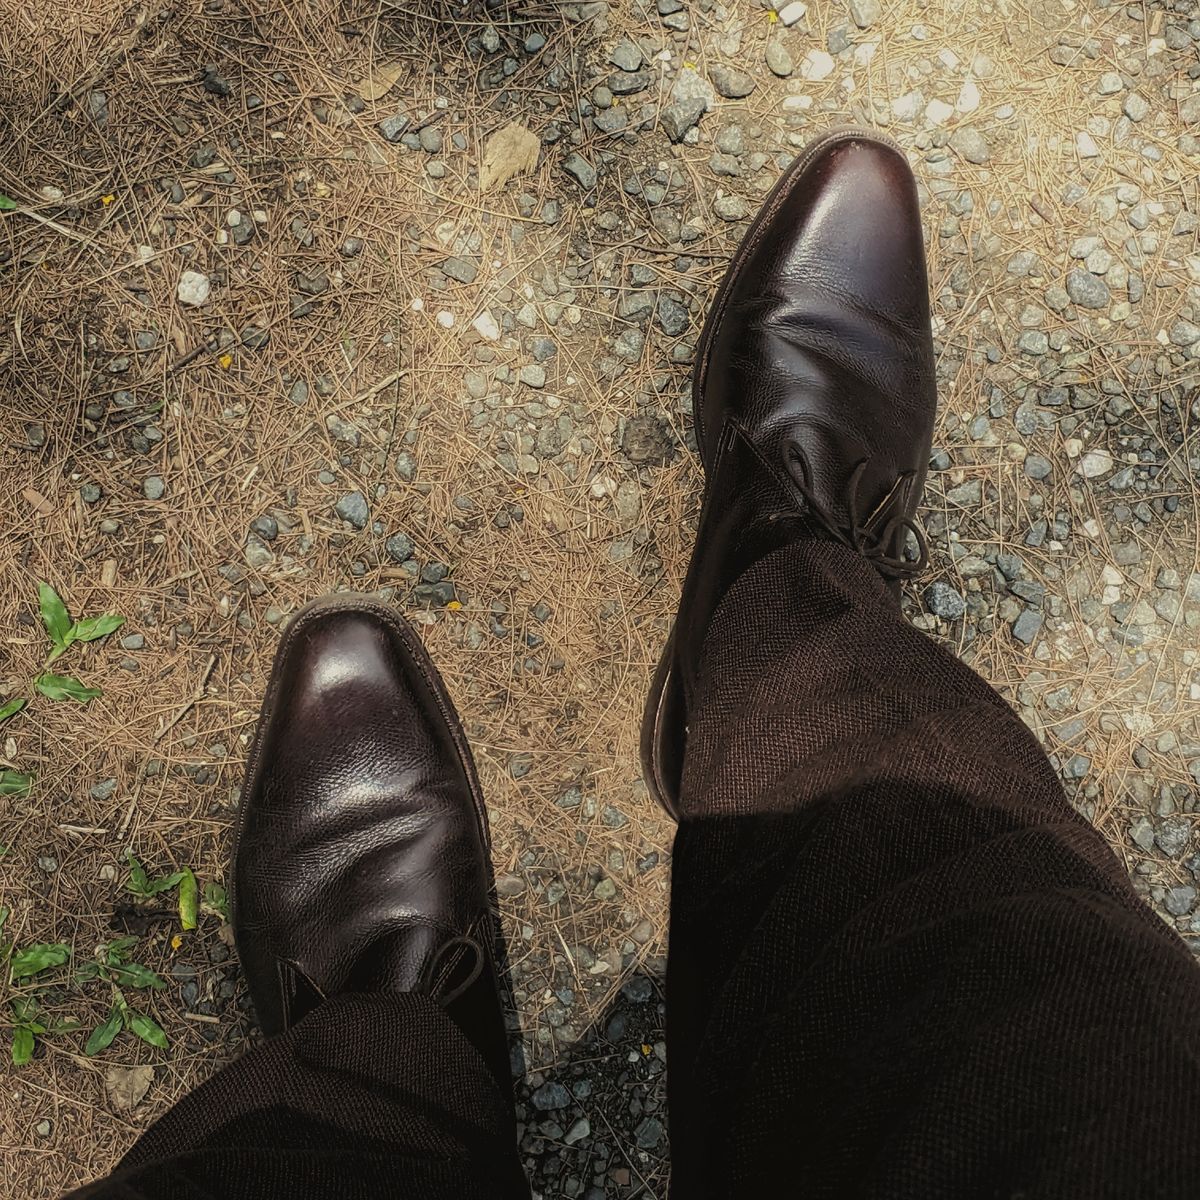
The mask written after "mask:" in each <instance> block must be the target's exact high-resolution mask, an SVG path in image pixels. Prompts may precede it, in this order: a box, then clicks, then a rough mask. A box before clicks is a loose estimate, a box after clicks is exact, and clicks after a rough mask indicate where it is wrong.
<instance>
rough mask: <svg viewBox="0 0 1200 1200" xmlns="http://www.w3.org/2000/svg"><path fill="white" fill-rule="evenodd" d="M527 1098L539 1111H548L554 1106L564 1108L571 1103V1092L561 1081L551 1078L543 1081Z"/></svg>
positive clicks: (554, 1107)
mask: <svg viewBox="0 0 1200 1200" xmlns="http://www.w3.org/2000/svg"><path fill="white" fill-rule="evenodd" d="M529 1099H530V1100H531V1101H532V1102H533V1107H534V1108H536V1109H538V1110H539V1111H541V1112H550V1111H551V1110H553V1109H556V1108H566V1107H568V1105H570V1103H571V1093H570V1092H568V1091H567V1089H566V1088H565V1087H563V1085H562V1084H561V1083H556V1082H554V1081H553V1080H551V1081H550V1082H549V1083H543V1084H542V1086H541V1087H540V1088H538V1089H537V1090H536V1091H535V1092H534V1093H533V1094H532V1095H531V1096H530V1097H529Z"/></svg>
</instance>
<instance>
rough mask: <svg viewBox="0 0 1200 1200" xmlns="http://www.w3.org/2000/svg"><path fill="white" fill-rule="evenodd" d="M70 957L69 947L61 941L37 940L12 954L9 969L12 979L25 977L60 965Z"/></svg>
mask: <svg viewBox="0 0 1200 1200" xmlns="http://www.w3.org/2000/svg"><path fill="white" fill-rule="evenodd" d="M70 957H71V947H70V946H66V945H64V944H63V943H62V942H38V943H37V944H36V945H33V946H26V947H25V949H24V950H18V951H17V952H16V954H14V955H13V956H12V961H11V962H10V963H9V970H10V971H11V972H12V977H13V978H14V979H27V978H28V977H29V976H30V975H37V974H38V973H39V972H41V971H48V970H49V969H50V968H51V967H61V966H62V965H63V963H65V962H66V961H67V960H68V959H69V958H70Z"/></svg>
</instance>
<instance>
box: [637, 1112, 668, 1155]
mask: <svg viewBox="0 0 1200 1200" xmlns="http://www.w3.org/2000/svg"><path fill="white" fill-rule="evenodd" d="M665 1133H666V1130H665V1129H664V1128H663V1123H662V1122H661V1121H660V1120H659V1119H658V1118H657V1117H646V1119H645V1120H644V1121H642V1123H641V1124H640V1125H639V1126H638V1127H637V1128H636V1129H635V1130H634V1131H633V1136H634V1140H635V1141H636V1142H637V1144H638V1146H639V1147H640V1148H641V1149H642V1150H654V1149H655V1148H657V1147H658V1146H659V1145H660V1144H661V1143H662V1140H663V1136H664V1135H665Z"/></svg>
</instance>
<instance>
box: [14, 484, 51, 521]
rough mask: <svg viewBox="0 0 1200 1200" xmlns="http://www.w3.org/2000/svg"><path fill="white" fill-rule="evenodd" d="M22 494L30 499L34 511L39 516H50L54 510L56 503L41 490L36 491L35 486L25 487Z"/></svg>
mask: <svg viewBox="0 0 1200 1200" xmlns="http://www.w3.org/2000/svg"><path fill="white" fill-rule="evenodd" d="M21 495H22V496H24V497H25V499H26V500H28V501H29V503H30V505H31V506H32V508H33V511H34V512H35V513H37V515H38V516H39V517H48V516H50V515H51V514H52V513H53V512H54V505H53V504H51V503H50V501H49V500H47V499H46V497H45V496H43V495H42V493H41V492H35V491H34V490H33V488H25V489H24V490H23V491H22V492H21Z"/></svg>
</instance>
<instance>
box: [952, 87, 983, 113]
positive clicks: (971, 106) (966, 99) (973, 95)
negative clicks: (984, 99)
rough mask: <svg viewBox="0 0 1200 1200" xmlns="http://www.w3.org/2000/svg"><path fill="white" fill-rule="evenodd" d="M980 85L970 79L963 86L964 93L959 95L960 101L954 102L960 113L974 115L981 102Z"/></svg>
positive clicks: (961, 92)
mask: <svg viewBox="0 0 1200 1200" xmlns="http://www.w3.org/2000/svg"><path fill="white" fill-rule="evenodd" d="M980 99H981V97H980V95H979V85H978V84H977V83H976V82H975V80H973V79H968V80H967V81H966V83H964V84H963V85H962V91H960V92H959V93H958V99H957V100H956V101H955V102H954V107H955V108H956V109H958V111H959V112H960V113H973V112H974V111H975V110H976V109H977V108H978V107H979V102H980Z"/></svg>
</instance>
